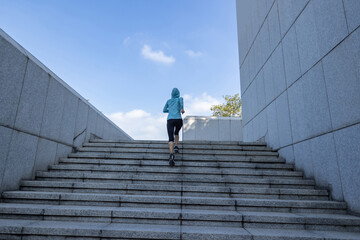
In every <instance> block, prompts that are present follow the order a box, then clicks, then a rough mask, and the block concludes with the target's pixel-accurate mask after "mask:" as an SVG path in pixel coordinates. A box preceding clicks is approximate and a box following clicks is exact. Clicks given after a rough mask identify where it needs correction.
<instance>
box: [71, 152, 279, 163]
mask: <svg viewBox="0 0 360 240" xmlns="http://www.w3.org/2000/svg"><path fill="white" fill-rule="evenodd" d="M69 157H70V158H95V159H126V160H129V159H136V160H159V161H163V160H168V159H169V154H154V153H100V152H78V153H71V154H69ZM175 160H176V161H180V162H181V161H203V162H214V161H215V162H250V163H251V162H256V163H284V162H285V161H284V159H281V158H278V157H277V156H261V155H258V156H255V155H251V156H245V155H243V156H233V155H229V156H224V155H217V156H215V155H206V154H201V155H192V154H176V155H175Z"/></svg>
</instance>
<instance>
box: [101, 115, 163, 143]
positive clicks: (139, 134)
mask: <svg viewBox="0 0 360 240" xmlns="http://www.w3.org/2000/svg"><path fill="white" fill-rule="evenodd" d="M107 117H108V118H109V119H111V120H112V121H113V122H114V123H115V124H116V125H118V126H119V127H120V128H121V129H122V130H124V131H125V132H126V133H127V134H129V135H130V136H131V137H133V138H134V139H150V140H157V139H162V140H165V139H167V132H166V115H165V114H158V115H157V116H153V115H152V114H151V113H148V112H146V111H144V110H141V109H135V110H132V111H130V112H126V113H123V112H116V113H112V114H110V115H107Z"/></svg>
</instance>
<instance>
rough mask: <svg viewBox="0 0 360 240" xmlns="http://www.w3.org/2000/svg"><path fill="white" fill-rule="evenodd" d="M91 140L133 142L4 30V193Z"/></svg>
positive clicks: (0, 127) (0, 141) (0, 38)
mask: <svg viewBox="0 0 360 240" xmlns="http://www.w3.org/2000/svg"><path fill="white" fill-rule="evenodd" d="M91 138H106V139H122V140H131V139H132V138H131V137H130V136H129V135H127V134H126V133H125V132H124V131H122V130H121V129H120V128H119V127H117V126H116V125H115V124H114V123H112V122H111V121H110V120H109V119H108V118H107V117H105V116H104V114H102V113H101V112H99V111H98V110H97V109H96V108H95V107H94V106H92V105H91V104H90V103H89V102H88V101H86V100H85V99H84V98H83V97H82V96H80V95H79V94H78V93H77V92H75V91H74V90H73V89H72V88H71V87H69V86H68V85H67V84H66V83H65V82H64V81H62V80H61V79H60V78H59V77H57V76H56V75H55V74H54V73H53V72H51V71H50V70H49V69H48V68H47V67H45V66H44V65H43V64H42V63H41V62H39V61H38V60H37V59H36V58H35V57H34V56H32V55H31V54H30V53H29V52H27V51H26V50H25V49H24V48H22V47H21V46H20V45H19V44H18V43H16V42H15V41H14V40H13V39H11V38H10V37H9V36H8V35H7V34H6V33H5V32H4V31H2V30H1V29H0V193H1V192H2V191H3V190H11V189H17V188H18V186H19V182H20V180H21V179H30V178H32V177H33V176H34V173H35V171H37V170H45V169H47V167H48V165H51V164H54V163H56V162H57V161H58V160H59V158H60V157H65V156H67V155H68V154H69V153H71V151H72V150H73V149H74V148H76V147H78V146H80V145H82V143H84V142H86V141H88V140H89V139H91Z"/></svg>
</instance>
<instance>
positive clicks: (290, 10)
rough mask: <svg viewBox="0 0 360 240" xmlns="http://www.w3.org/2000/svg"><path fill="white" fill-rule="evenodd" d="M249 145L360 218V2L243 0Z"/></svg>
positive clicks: (240, 33)
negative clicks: (263, 146) (270, 152)
mask: <svg viewBox="0 0 360 240" xmlns="http://www.w3.org/2000/svg"><path fill="white" fill-rule="evenodd" d="M236 5H237V6H236V8H237V21H238V38H239V62H240V77H241V80H240V81H241V95H242V103H243V137H244V141H256V140H259V139H262V140H265V141H266V142H267V143H268V144H269V145H270V146H271V147H273V148H275V149H278V150H279V153H280V154H281V155H282V156H283V157H285V158H286V161H288V162H289V163H294V164H295V166H296V168H298V169H301V170H303V171H304V172H305V175H306V177H310V178H312V177H314V178H315V180H316V182H317V185H320V186H323V187H325V188H328V189H330V190H331V193H332V197H333V198H334V199H335V200H345V201H346V202H347V204H348V206H349V209H350V211H353V212H357V213H360V201H359V199H360V187H359V186H360V177H359V176H360V29H359V25H360V14H359V13H360V1H358V0H237V2H236Z"/></svg>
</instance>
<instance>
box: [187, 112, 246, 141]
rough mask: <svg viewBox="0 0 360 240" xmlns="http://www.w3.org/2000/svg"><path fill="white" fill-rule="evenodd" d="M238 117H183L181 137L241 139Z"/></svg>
mask: <svg viewBox="0 0 360 240" xmlns="http://www.w3.org/2000/svg"><path fill="white" fill-rule="evenodd" d="M241 122H242V120H241V118H239V117H202V116H187V117H185V118H184V126H183V128H182V139H183V141H186V140H203V141H242V140H243V138H242V125H241Z"/></svg>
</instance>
